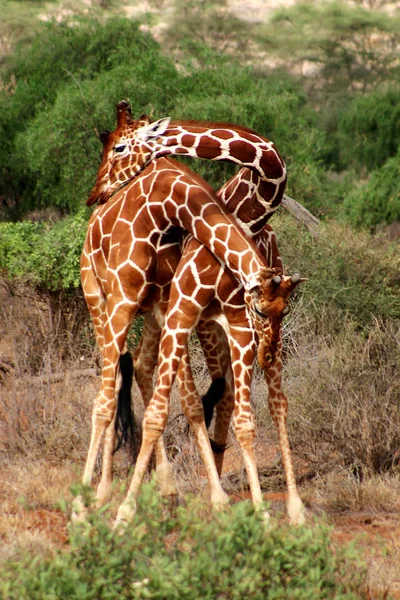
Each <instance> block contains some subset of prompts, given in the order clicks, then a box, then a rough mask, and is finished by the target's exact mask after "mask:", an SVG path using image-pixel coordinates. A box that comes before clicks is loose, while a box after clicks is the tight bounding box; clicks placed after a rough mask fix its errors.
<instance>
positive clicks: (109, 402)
mask: <svg viewBox="0 0 400 600" xmlns="http://www.w3.org/2000/svg"><path fill="white" fill-rule="evenodd" d="M114 302H115V304H114ZM117 304H118V311H116V310H114V309H115V305H117ZM136 309H137V303H136V302H134V301H129V302H125V303H124V301H121V299H120V298H119V299H118V298H116V297H115V298H113V300H112V301H111V300H110V301H109V303H108V305H107V315H109V316H108V318H107V319H106V318H105V317H103V318H102V323H103V335H104V338H103V347H102V354H103V369H102V382H101V389H100V392H99V394H98V396H97V397H96V400H95V402H94V405H93V411H92V433H91V439H90V445H89V451H88V455H87V459H86V465H85V470H84V474H83V480H82V481H83V483H84V484H85V485H90V484H91V483H92V479H93V473H94V468H95V463H96V459H97V456H98V454H99V450H100V446H101V442H102V439H103V436H104V434H105V432H106V436H105V446H104V458H105V475H104V477H102V485H101V486H100V490H99V491H98V498H97V504H101V503H102V502H104V501H105V500H106V499H107V498H108V497H109V495H110V493H111V491H110V490H111V483H112V453H113V449H114V439H115V433H114V422H115V416H116V415H115V413H116V410H115V409H116V380H117V373H118V366H119V360H120V356H121V352H122V350H123V348H124V345H125V341H126V335H127V332H128V329H129V325H130V323H131V321H132V318H133V315H134V314H135V311H136ZM82 516H84V510H83V502H82V499H81V498H80V497H78V498H77V499H76V501H75V503H74V506H73V514H72V518H73V519H74V520H79V519H80V518H82Z"/></svg>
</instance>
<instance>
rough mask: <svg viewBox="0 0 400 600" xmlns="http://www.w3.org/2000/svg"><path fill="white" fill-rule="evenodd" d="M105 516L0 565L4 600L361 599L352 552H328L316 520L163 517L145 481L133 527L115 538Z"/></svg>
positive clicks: (360, 575)
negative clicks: (61, 544) (63, 543)
mask: <svg viewBox="0 0 400 600" xmlns="http://www.w3.org/2000/svg"><path fill="white" fill-rule="evenodd" d="M106 516H107V515H106V514H105V513H104V511H103V514H92V515H90V517H89V521H88V522H85V523H83V524H82V525H79V526H76V527H72V529H71V535H70V547H69V548H68V549H67V550H63V551H59V552H57V553H56V554H55V555H54V556H52V557H48V558H35V559H34V560H33V561H32V557H28V556H26V557H25V558H24V559H23V560H21V561H19V562H15V563H11V564H6V565H3V570H2V579H1V582H0V594H1V598H2V599H3V600H14V599H15V600H16V599H18V600H25V599H27V598H29V599H30V600H34V599H36V598H37V599H38V600H39V599H40V600H50V599H56V598H63V599H65V600H67V599H76V600H78V599H79V600H86V599H96V600H111V599H113V600H114V599H115V598H126V599H139V598H147V599H154V600H155V599H159V600H161V599H163V600H173V599H174V600H175V599H176V600H178V599H179V600H197V599H198V598H203V599H205V600H215V598H221V599H222V598H226V599H229V600H251V599H257V600H264V599H270V600H273V599H282V598H287V599H290V598H296V599H301V598H304V599H307V600H313V599H315V600H321V599H323V598H335V599H339V598H341V599H345V598H346V599H348V600H350V599H352V598H362V597H366V596H363V587H364V580H365V571H364V567H363V566H362V564H361V563H360V561H359V559H358V558H357V555H356V554H355V552H354V550H353V549H346V550H344V551H342V550H339V551H335V552H333V551H332V548H331V544H330V539H329V529H328V528H327V527H326V526H325V525H323V524H315V525H313V526H309V527H300V528H290V527H288V526H278V525H276V524H273V525H272V526H271V527H270V528H269V529H266V527H265V524H264V522H263V520H262V517H261V516H260V515H259V514H255V513H254V510H253V508H252V507H251V506H250V504H249V503H240V504H237V505H235V506H233V507H231V508H229V509H228V510H227V511H226V512H224V513H221V514H212V515H210V513H209V510H208V509H207V508H205V506H204V505H203V504H202V503H200V502H199V501H191V502H189V504H188V506H187V507H180V508H179V509H178V510H177V512H176V515H175V516H173V517H172V516H170V514H169V512H168V511H166V509H165V507H164V506H163V504H162V503H161V501H160V500H159V497H158V495H157V493H156V491H155V487H154V485H153V484H150V485H147V486H145V487H144V489H143V493H142V495H141V498H140V502H139V507H138V512H137V515H136V518H135V520H134V523H133V524H132V525H131V526H130V527H127V528H126V530H124V531H123V532H122V533H121V532H120V533H119V534H116V533H115V532H113V531H112V530H111V529H110V527H109V525H108V524H107V521H106Z"/></svg>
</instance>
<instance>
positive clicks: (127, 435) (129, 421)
mask: <svg viewBox="0 0 400 600" xmlns="http://www.w3.org/2000/svg"><path fill="white" fill-rule="evenodd" d="M119 369H120V372H121V380H122V382H121V387H120V390H119V392H118V401H117V414H116V417H115V432H116V435H117V445H116V447H115V450H114V452H117V450H119V449H120V448H121V446H122V445H125V444H129V446H131V447H132V449H133V446H134V430H135V417H134V414H133V410H132V395H131V389H132V381H133V359H132V356H131V354H130V353H129V352H124V354H121V357H120V361H119Z"/></svg>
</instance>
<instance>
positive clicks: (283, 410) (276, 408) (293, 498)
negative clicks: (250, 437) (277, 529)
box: [265, 342, 305, 525]
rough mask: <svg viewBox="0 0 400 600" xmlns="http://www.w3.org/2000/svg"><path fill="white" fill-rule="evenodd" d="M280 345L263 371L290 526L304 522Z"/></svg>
mask: <svg viewBox="0 0 400 600" xmlns="http://www.w3.org/2000/svg"><path fill="white" fill-rule="evenodd" d="M281 354H282V343H281V342H279V345H278V351H277V353H276V356H275V361H274V364H273V365H272V366H271V367H270V368H269V369H267V370H266V371H265V379H266V381H267V384H268V391H269V399H268V404H269V410H270V413H271V417H272V419H273V421H274V423H275V425H276V428H277V430H278V437H279V444H280V448H281V453H282V462H283V468H284V471H285V477H286V485H287V490H288V496H287V511H288V515H289V520H290V523H291V524H292V525H302V524H303V523H304V521H305V507H304V504H303V502H302V501H301V498H300V495H299V492H298V490H297V485H296V478H295V475H294V468H293V461H292V453H291V450H290V443H289V436H288V432H287V426H286V420H287V411H288V401H287V398H286V396H285V394H284V393H283V391H282V361H281Z"/></svg>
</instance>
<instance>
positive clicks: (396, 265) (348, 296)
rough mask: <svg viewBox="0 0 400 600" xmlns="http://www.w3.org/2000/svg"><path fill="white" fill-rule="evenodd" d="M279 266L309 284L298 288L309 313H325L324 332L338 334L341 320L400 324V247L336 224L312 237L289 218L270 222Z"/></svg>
mask: <svg viewBox="0 0 400 600" xmlns="http://www.w3.org/2000/svg"><path fill="white" fill-rule="evenodd" d="M272 225H273V226H274V229H275V230H276V232H277V235H278V244H279V249H280V253H281V256H282V259H283V263H284V265H285V267H286V269H287V270H288V272H294V271H299V272H300V273H301V275H302V276H303V277H308V278H309V281H308V282H307V283H306V284H304V285H303V286H301V288H300V289H301V294H302V298H303V303H304V304H309V306H310V311H311V312H312V313H313V314H314V316H315V317H316V318H318V314H322V313H323V314H324V315H325V318H326V316H327V314H328V315H329V318H328V319H327V320H326V323H325V324H324V331H325V332H332V331H336V332H337V331H339V330H340V329H341V327H342V323H343V319H345V318H346V317H348V318H350V319H351V320H352V321H353V322H354V323H355V324H356V325H357V326H358V327H361V328H362V327H365V326H368V325H369V324H371V323H372V321H373V320H374V318H379V317H380V318H382V319H383V320H386V319H395V320H399V319H400V294H399V277H398V273H399V269H400V253H399V249H398V246H396V245H395V244H389V243H387V242H385V241H384V240H383V239H381V238H373V237H372V236H371V235H369V234H368V233H365V232H358V233H357V232H355V231H353V230H352V229H351V228H350V227H348V226H346V225H341V224H339V223H336V222H334V221H332V222H327V223H321V224H320V227H319V233H320V236H319V238H318V239H317V240H313V239H312V238H311V236H310V234H309V233H308V232H307V231H306V230H305V229H304V227H302V226H301V225H299V224H298V223H296V222H295V221H293V219H291V218H289V217H288V216H287V215H282V216H279V215H277V216H276V217H274V219H273V221H272Z"/></svg>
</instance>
